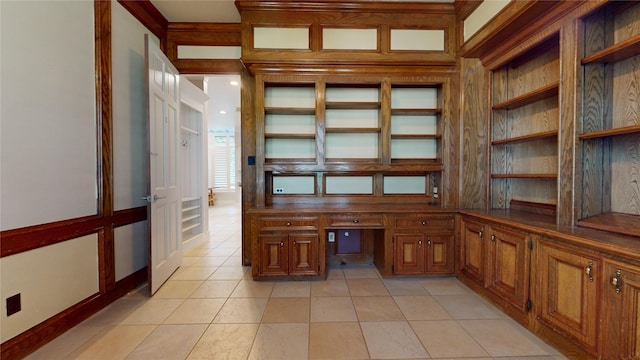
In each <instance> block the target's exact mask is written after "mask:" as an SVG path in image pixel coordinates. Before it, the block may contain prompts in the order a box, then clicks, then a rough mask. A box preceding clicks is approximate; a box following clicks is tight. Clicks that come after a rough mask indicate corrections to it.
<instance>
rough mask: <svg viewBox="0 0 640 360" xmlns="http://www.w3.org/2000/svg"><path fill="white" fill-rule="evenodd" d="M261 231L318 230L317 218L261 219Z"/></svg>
mask: <svg viewBox="0 0 640 360" xmlns="http://www.w3.org/2000/svg"><path fill="white" fill-rule="evenodd" d="M258 225H259V227H260V230H261V231H262V230H274V229H277V230H281V229H296V230H317V229H318V218H317V217H315V216H314V217H261V218H260V219H259V220H258Z"/></svg>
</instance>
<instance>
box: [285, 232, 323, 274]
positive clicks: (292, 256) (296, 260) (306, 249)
mask: <svg viewBox="0 0 640 360" xmlns="http://www.w3.org/2000/svg"><path fill="white" fill-rule="evenodd" d="M289 249H290V252H289V274H290V275H315V274H318V234H290V235H289Z"/></svg>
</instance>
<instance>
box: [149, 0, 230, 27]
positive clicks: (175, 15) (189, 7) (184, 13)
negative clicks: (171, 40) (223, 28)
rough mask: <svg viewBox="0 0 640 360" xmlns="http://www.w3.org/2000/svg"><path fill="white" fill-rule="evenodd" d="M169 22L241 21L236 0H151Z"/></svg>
mask: <svg viewBox="0 0 640 360" xmlns="http://www.w3.org/2000/svg"><path fill="white" fill-rule="evenodd" d="M151 3H152V4H153V6H155V7H156V9H158V10H159V11H160V13H161V14H162V15H163V16H164V17H165V18H166V19H167V20H169V22H222V23H225V22H226V23H229V22H231V23H239V22H240V13H238V9H236V5H235V3H234V0H151Z"/></svg>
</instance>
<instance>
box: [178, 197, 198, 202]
mask: <svg viewBox="0 0 640 360" xmlns="http://www.w3.org/2000/svg"><path fill="white" fill-rule="evenodd" d="M193 200H200V197H198V196H193V197H183V198H182V202H186V201H193Z"/></svg>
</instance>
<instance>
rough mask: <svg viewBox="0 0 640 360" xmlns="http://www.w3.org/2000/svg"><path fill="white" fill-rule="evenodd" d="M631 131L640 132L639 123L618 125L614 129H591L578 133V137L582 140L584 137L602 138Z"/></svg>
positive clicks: (631, 132) (630, 132)
mask: <svg viewBox="0 0 640 360" xmlns="http://www.w3.org/2000/svg"><path fill="white" fill-rule="evenodd" d="M633 133H640V125H631V126H625V127H619V128H614V129H607V130H599V131H592V132H588V133H584V134H580V135H578V138H579V139H581V140H584V139H595V138H603V137H608V136H616V135H626V134H633Z"/></svg>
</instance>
